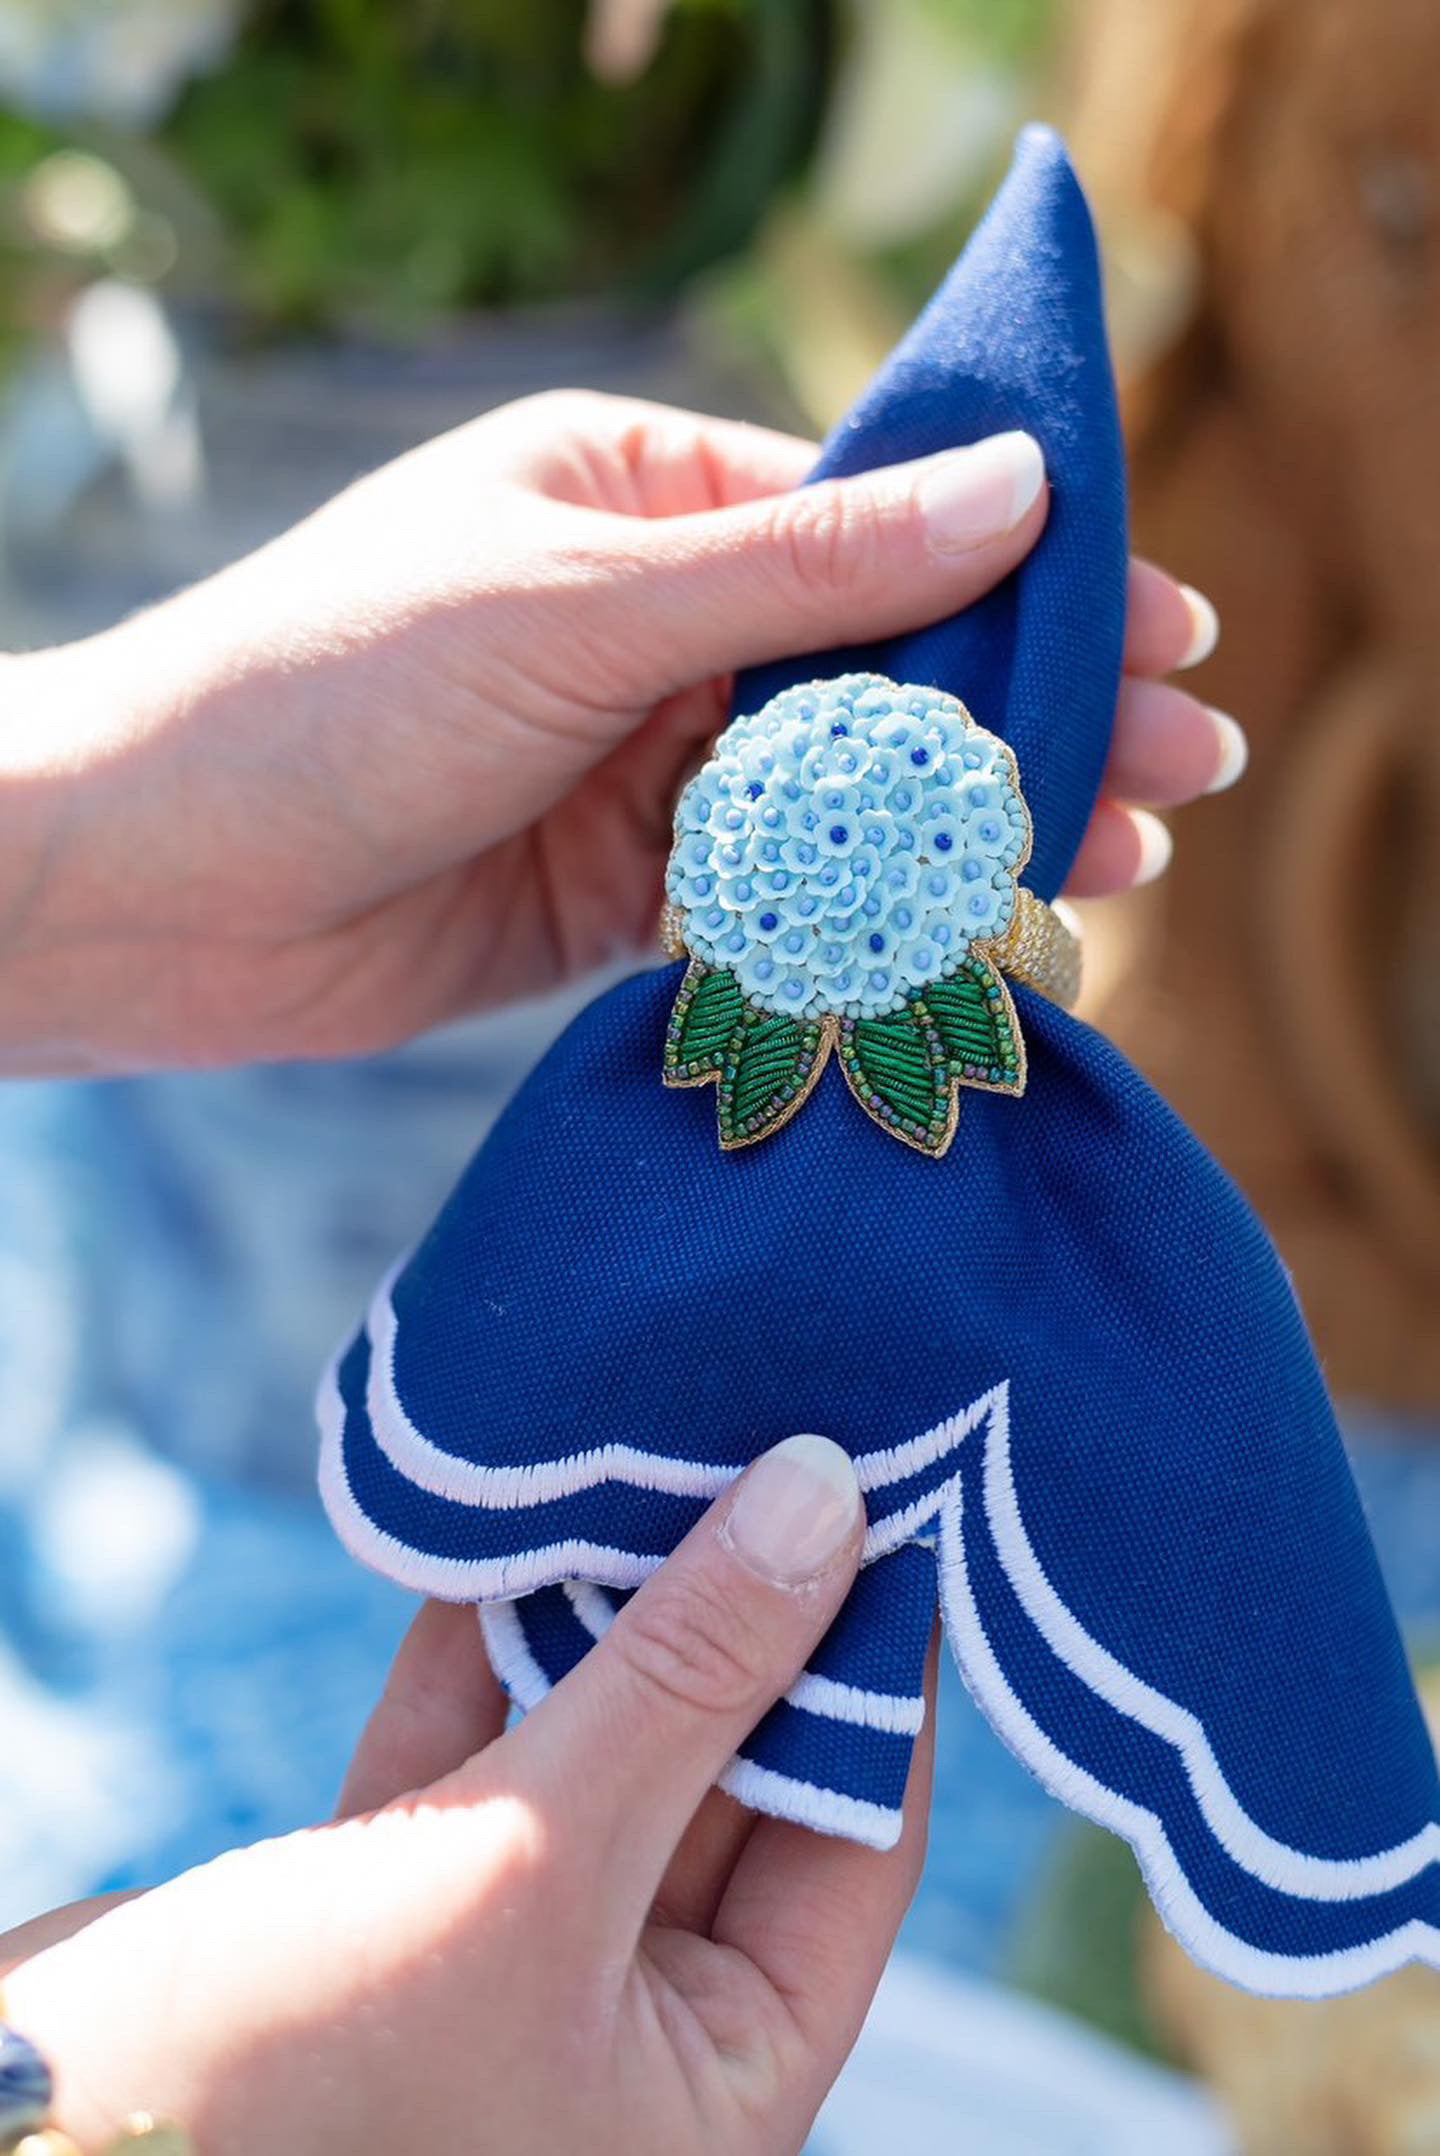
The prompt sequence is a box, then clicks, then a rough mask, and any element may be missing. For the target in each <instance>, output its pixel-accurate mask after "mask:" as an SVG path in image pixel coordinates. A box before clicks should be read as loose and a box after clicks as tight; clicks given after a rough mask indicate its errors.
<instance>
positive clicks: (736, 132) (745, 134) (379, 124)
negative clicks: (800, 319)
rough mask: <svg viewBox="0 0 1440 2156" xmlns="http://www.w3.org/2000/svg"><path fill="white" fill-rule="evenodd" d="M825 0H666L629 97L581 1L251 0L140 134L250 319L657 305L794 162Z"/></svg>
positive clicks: (814, 82)
mask: <svg viewBox="0 0 1440 2156" xmlns="http://www.w3.org/2000/svg"><path fill="white" fill-rule="evenodd" d="M831 16H832V8H831V6H830V5H829V4H827V0H678V4H677V5H675V6H674V7H673V9H672V10H671V11H670V13H669V16H668V18H667V21H666V23H665V26H664V30H663V32H662V35H661V40H660V44H659V48H658V50H657V52H656V54H655V56H654V59H653V60H652V62H651V63H650V65H649V66H648V67H647V68H646V69H645V70H644V72H643V73H642V74H641V75H640V76H639V77H638V78H637V79H636V80H634V81H633V82H627V83H621V84H611V83H605V82H601V81H599V80H597V79H596V76H595V75H594V74H593V73H592V72H591V70H590V68H589V67H588V66H587V65H586V62H585V58H584V46H583V39H584V28H585V17H586V9H585V6H584V4H583V0H388V4H379V0H259V4H258V5H254V6H252V7H251V9H250V11H249V15H248V20H247V23H246V27H245V29H244V30H243V31H242V34H241V37H240V40H239V42H238V44H237V47H236V49H235V51H234V53H233V55H232V57H231V58H230V60H229V61H228V63H227V64H226V65H225V66H224V67H223V68H222V69H221V70H220V71H219V72H217V73H216V74H214V75H211V76H209V77H205V78H202V79H200V80H198V81H196V82H194V83H193V84H192V85H191V86H190V87H189V89H188V90H187V91H186V92H185V94H184V96H183V97H182V99H181V101H180V103H179V105H178V107H177V108H176V110H175V111H174V113H173V114H172V115H171V116H170V118H169V120H168V121H167V122H166V123H165V125H164V126H163V128H162V129H161V130H160V132H159V135H158V137H157V140H158V142H159V144H160V145H161V146H162V147H164V148H165V149H166V150H167V151H168V152H169V154H170V155H171V156H172V157H173V158H175V159H176V160H177V161H178V162H179V163H180V164H181V165H182V166H183V168H184V170H185V172H186V174H187V175H188V176H189V178H190V180H191V181H192V183H193V184H194V185H195V186H196V187H197V188H198V189H199V190H200V191H201V192H202V194H203V195H204V196H205V198H206V199H207V201H208V202H209V203H210V204H211V206H212V207H213V208H214V209H215V211H216V212H217V213H218V216H219V218H220V220H221V224H222V226H223V228H224V230H225V231H226V232H227V234H228V235H229V240H230V244H231V248H232V251H233V262H234V275H235V283H236V287H237V289H238V293H239V295H240V297H241V298H242V300H243V301H244V302H245V303H246V304H247V305H248V306H249V307H250V308H251V309H252V310H253V311H254V313H255V314H256V315H258V316H259V317H260V318H261V319H263V320H268V321H273V322H278V323H283V324H287V325H294V324H301V325H306V326H311V325H319V324H329V323H335V322H342V321H343V322H354V321H356V320H361V321H364V322H366V323H368V324H370V325H372V326H380V327H386V328H407V327H412V326H414V325H415V324H416V323H418V322H423V321H424V320H426V319H428V318H430V317H432V316H433V315H435V314H437V313H446V312H450V311H453V310H456V309H459V308H465V307H472V306H477V305H485V306H494V305H509V304H514V303H517V302H523V301H534V300H540V299H545V298H549V297H552V296H555V295H560V294H563V295H566V296H575V295H583V294H588V293H594V292H598V291H606V292H615V291H621V292H628V293H638V294H645V293H651V292H654V291H656V290H661V289H664V288H666V287H667V286H669V285H672V284H673V283H674V282H675V281H677V280H678V279H679V278H681V277H682V276H683V275H684V274H685V273H686V272H687V271H688V270H690V269H692V268H694V267H696V266H698V265H699V264H701V263H703V262H706V261H708V260H711V259H713V258H714V257H716V256H718V255H721V254H724V253H726V252H728V251H730V250H732V249H734V248H738V247H740V246H742V245H743V244H744V242H745V240H746V239H747V238H748V237H749V234H750V232H751V230H752V229H753V227H754V225H755V223H756V221H757V220H758V218H759V217H760V216H761V214H762V212H763V210H764V208H765V206H766V204H767V203H768V201H769V200H770V198H771V196H772V195H773V194H774V192H775V190H776V189H777V188H778V187H780V186H781V185H782V184H783V183H784V182H785V180H786V179H788V178H789V177H790V176H791V175H792V174H794V173H795V172H796V171H797V170H798V169H799V168H800V167H801V165H802V164H803V162H804V160H805V157H806V155H807V153H808V151H809V149H810V147H811V145H812V143H813V140H814V137H815V132H816V129H817V128H818V125H819V121H820V117H821V114H822V111H823V108H824V101H825V95H826V91H827V88H828V72H829V65H830V54H831V49H832V44H833V38H832V26H831Z"/></svg>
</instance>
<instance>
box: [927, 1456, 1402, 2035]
mask: <svg viewBox="0 0 1440 2156" xmlns="http://www.w3.org/2000/svg"><path fill="white" fill-rule="evenodd" d="M961 1508H962V1500H961V1493H960V1487H959V1484H958V1482H957V1483H956V1484H955V1485H954V1486H953V1487H952V1489H951V1490H950V1491H949V1492H947V1495H946V1498H945V1501H944V1504H943V1505H942V1507H941V1513H940V1607H941V1610H942V1612H943V1615H944V1619H945V1632H946V1636H947V1638H948V1639H949V1641H950V1646H951V1651H952V1652H953V1654H954V1656H955V1660H956V1662H957V1663H958V1664H959V1667H960V1674H961V1675H962V1677H963V1678H964V1680H965V1683H966V1686H967V1687H968V1689H969V1691H970V1693H971V1696H972V1697H973V1698H974V1700H975V1703H976V1705H977V1706H978V1707H979V1708H980V1711H981V1713H982V1714H983V1715H984V1716H985V1719H986V1720H987V1721H988V1722H989V1724H990V1726H991V1728H992V1729H993V1730H994V1731H995V1733H996V1735H997V1736H999V1737H1000V1738H1001V1739H1003V1741H1004V1742H1005V1743H1006V1744H1007V1745H1008V1746H1009V1747H1010V1749H1011V1751H1012V1752H1014V1753H1015V1755H1016V1757H1017V1758H1018V1759H1019V1760H1020V1761H1021V1763H1022V1764H1023V1765H1024V1766H1026V1767H1028V1768H1029V1770H1030V1772H1031V1773H1032V1774H1033V1775H1034V1776H1035V1779H1036V1780H1037V1781H1038V1782H1039V1783H1040V1785H1041V1787H1042V1788H1043V1789H1046V1790H1048V1791H1049V1792H1050V1794H1051V1795H1052V1796H1053V1797H1057V1798H1058V1799H1059V1800H1060V1802H1061V1803H1062V1804H1065V1805H1068V1806H1069V1808H1070V1809H1071V1810H1072V1811H1076V1812H1079V1813H1081V1814H1082V1816H1083V1817H1085V1818H1087V1819H1091V1820H1093V1821H1094V1822H1095V1824H1096V1825H1097V1826H1102V1827H1106V1828H1108V1829H1109V1831H1110V1832H1111V1833H1112V1834H1119V1835H1121V1836H1123V1837H1124V1839H1125V1840H1126V1841H1127V1842H1129V1844H1130V1846H1131V1848H1132V1849H1133V1850H1134V1852H1135V1856H1136V1860H1137V1862H1138V1863H1139V1866H1140V1870H1141V1872H1142V1873H1143V1875H1144V1879H1145V1884H1146V1887H1147V1889H1148V1890H1149V1894H1150V1898H1151V1900H1152V1901H1153V1902H1154V1904H1155V1907H1156V1909H1157V1910H1158V1911H1159V1913H1160V1916H1161V1918H1162V1920H1163V1921H1164V1923H1165V1924H1166V1925H1168V1927H1169V1928H1170V1930H1171V1931H1173V1932H1174V1934H1175V1936H1176V1938H1177V1939H1178V1940H1179V1941H1180V1943H1181V1945H1182V1946H1183V1947H1184V1948H1185V1950H1186V1952H1187V1953H1188V1954H1190V1955H1191V1956H1192V1958H1193V1959H1194V1960H1196V1961H1197V1962H1199V1963H1200V1964H1201V1966H1202V1967H1203V1968H1207V1969H1210V1970H1211V1971H1213V1973H1214V1974H1215V1975H1216V1976H1220V1977H1224V1978H1225V1979H1226V1981H1227V1982H1229V1983H1232V1984H1240V1985H1242V1986H1243V1987H1244V1988H1245V1989H1246V1990H1248V1991H1254V1992H1260V1993H1264V1994H1267V1995H1269V1996H1270V1997H1272V1998H1283V1999H1325V1998H1331V1997H1333V1996H1334V1995H1335V1994H1336V1993H1337V1992H1343V1991H1352V1990H1354V1989H1356V1988H1357V1987H1358V1986H1359V1985H1361V1984H1369V1983H1373V1982H1374V1981H1375V1980H1376V1978H1377V1977H1382V1976H1389V1975H1391V1974H1392V1973H1393V1972H1394V1971H1395V1970H1396V1969H1400V1968H1403V1967H1404V1965H1405V1963H1406V1962H1408V1961H1426V1962H1429V1963H1430V1964H1431V1965H1432V1966H1436V1967H1440V1932H1437V1931H1436V1930H1435V1928H1434V1927H1433V1926H1432V1925H1430V1924H1427V1923H1425V1922H1423V1921H1422V1920H1421V1919H1419V1918H1411V1919H1409V1920H1408V1921H1407V1922H1406V1923H1404V1924H1402V1925H1400V1926H1399V1927H1398V1928H1397V1929H1396V1930H1395V1931H1392V1932H1389V1933H1387V1934H1386V1935H1385V1937H1383V1938H1381V1939H1374V1940H1371V1941H1370V1942H1369V1943H1368V1944H1366V1945H1365V1946H1358V1947H1346V1948H1341V1949H1339V1950H1337V1951H1336V1952H1334V1953H1330V1954H1272V1953H1267V1952H1265V1951H1264V1950H1263V1949H1262V1948H1260V1947H1255V1946H1251V1945H1249V1944H1248V1943H1247V1942H1246V1941H1245V1940H1243V1939H1237V1938H1236V1937H1235V1935H1234V1933H1233V1932H1228V1931H1226V1930H1225V1928H1224V1926H1223V1925H1222V1924H1220V1923H1218V1922H1217V1920H1216V1919H1215V1918H1214V1917H1213V1916H1212V1915H1211V1914H1210V1911H1209V1910H1208V1909H1207V1908H1206V1907H1205V1906H1204V1904H1203V1903H1202V1902H1201V1900H1200V1899H1199V1897H1198V1895H1197V1894H1196V1893H1195V1890H1194V1888H1193V1887H1192V1886H1191V1885H1190V1882H1189V1880H1188V1879H1187V1878H1186V1876H1185V1873H1184V1871H1183V1869H1182V1868H1181V1865H1180V1863H1179V1860H1178V1859H1177V1857H1176V1856H1175V1853H1174V1851H1173V1850H1172V1848H1171V1847H1170V1842H1169V1839H1168V1837H1167V1835H1166V1833H1165V1829H1164V1827H1163V1825H1162V1824H1161V1822H1160V1820H1159V1819H1157V1818H1156V1816H1155V1814H1154V1813H1153V1812H1150V1811H1147V1810H1146V1809H1145V1808H1144V1806H1143V1805H1139V1804H1135V1803H1132V1802H1131V1800H1130V1799H1129V1798H1128V1797H1122V1796H1121V1795H1119V1794H1118V1792H1117V1791H1115V1790H1113V1789H1109V1788H1107V1787H1106V1785H1105V1784H1104V1783H1103V1782H1100V1781H1097V1780H1096V1779H1095V1777H1094V1776H1093V1775H1090V1774H1087V1773H1086V1772H1085V1770H1084V1769H1083V1768H1082V1767H1077V1766H1076V1764H1075V1762H1074V1761H1073V1760H1071V1759H1067V1758H1066V1756H1065V1754H1064V1753H1063V1752H1061V1751H1060V1750H1059V1748H1058V1747H1057V1746H1056V1745H1055V1744H1053V1743H1052V1742H1051V1740H1050V1738H1049V1737H1047V1736H1046V1734H1045V1732H1044V1731H1043V1730H1042V1729H1040V1728H1039V1727H1038V1726H1037V1724H1036V1723H1035V1722H1034V1721H1032V1720H1031V1718H1030V1715H1029V1714H1028V1713H1027V1712H1026V1710H1025V1708H1024V1707H1023V1706H1022V1705H1021V1703H1020V1701H1019V1700H1018V1699H1017V1698H1016V1697H1015V1694H1014V1693H1013V1692H1012V1691H1011V1689H1010V1686H1009V1685H1008V1683H1007V1682H1006V1680H1005V1676H1004V1674H1003V1672H1002V1671H1001V1668H1000V1665H999V1663H998V1662H997V1661H996V1659H995V1654H994V1651H993V1649H992V1648H991V1645H990V1642H989V1639H988V1638H987V1637H986V1634H985V1628H984V1626H983V1625H982V1624H981V1622H980V1614H979V1611H978V1609H977V1607H976V1604H975V1599H974V1596H973V1594H972V1593H971V1590H970V1582H969V1577H968V1574H967V1572H966V1568H965V1554H964V1548H963V1544H962V1541H961V1525H960V1522H961Z"/></svg>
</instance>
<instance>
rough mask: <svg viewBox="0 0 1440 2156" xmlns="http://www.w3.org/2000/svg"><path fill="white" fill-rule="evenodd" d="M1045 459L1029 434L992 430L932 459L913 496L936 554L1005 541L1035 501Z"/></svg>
mask: <svg viewBox="0 0 1440 2156" xmlns="http://www.w3.org/2000/svg"><path fill="white" fill-rule="evenodd" d="M1044 484H1045V458H1044V455H1043V453H1042V451H1041V448H1040V444H1039V443H1038V442H1037V441H1036V439H1035V437H1034V435H1033V434H992V435H991V436H990V438H989V440H988V441H984V442H976V443H975V444H974V445H973V447H972V448H969V449H952V450H948V451H947V452H946V454H945V455H944V456H940V457H933V458H932V459H931V460H930V464H929V466H928V468H927V469H926V470H925V471H924V472H922V473H921V475H920V478H919V480H918V481H917V483H916V490H915V498H916V500H917V502H918V503H919V506H920V514H921V516H922V517H923V518H924V519H925V529H926V531H927V533H928V534H929V539H930V544H931V546H932V547H934V549H935V551H936V553H937V554H968V553H969V552H970V550H971V549H972V548H973V547H977V546H983V545H984V544H985V542H986V541H987V540H990V539H1003V538H1004V536H1005V534H1006V532H1009V531H1013V530H1014V529H1015V526H1016V525H1017V524H1018V523H1019V522H1020V519H1021V518H1022V517H1023V516H1024V515H1025V513H1026V511H1027V510H1028V509H1031V508H1033V507H1034V504H1035V503H1036V502H1037V501H1038V500H1039V497H1040V489H1041V488H1042V487H1043V486H1044Z"/></svg>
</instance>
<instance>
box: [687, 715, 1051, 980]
mask: <svg viewBox="0 0 1440 2156" xmlns="http://www.w3.org/2000/svg"><path fill="white" fill-rule="evenodd" d="M675 829H676V845H675V851H674V855H673V857H672V859H671V862H670V869H669V874H668V877H667V879H666V891H667V895H668V897H669V900H670V903H671V905H672V906H673V907H674V908H675V912H676V916H677V918H678V921H679V925H680V933H681V935H682V936H683V938H684V942H685V945H686V948H687V949H688V950H689V951H690V953H691V954H692V956H693V957H695V958H697V959H699V960H701V961H702V963H704V964H706V965H709V966H713V967H717V968H725V969H729V970H732V971H734V972H735V974H736V975H737V976H738V978H739V979H740V981H741V983H742V985H743V986H744V989H745V993H746V995H747V996H748V997H749V998H750V999H751V1001H752V1002H753V1003H754V1004H756V1005H757V1006H758V1007H759V1008H760V1009H761V1010H768V1011H774V1012H783V1013H784V1014H785V1015H787V1016H789V1017H805V1018H818V1017H822V1016H825V1015H832V1016H836V1017H840V1016H843V1017H847V1018H852V1019H854V1018H881V1017H884V1016H886V1015H887V1014H888V1013H890V1012H894V1011H899V1010H902V1009H903V1008H904V1007H905V1005H906V1003H907V1001H908V999H909V998H910V997H911V996H912V995H913V994H914V992H915V990H916V989H918V988H921V987H924V986H925V985H926V984H927V983H929V982H930V981H935V980H946V979H948V978H950V976H951V975H953V974H955V973H957V972H958V971H959V970H960V969H961V967H962V966H963V965H964V964H965V961H966V959H967V958H968V956H969V954H970V951H971V949H972V947H973V946H974V945H975V944H978V943H985V942H991V941H993V940H994V939H995V938H997V937H999V936H1002V935H1003V934H1004V933H1005V930H1006V929H1007V928H1008V927H1009V925H1010V921H1011V918H1012V916H1013V914H1014V910H1015V891H1016V878H1017V873H1018V871H1019V869H1020V867H1021V865H1022V863H1023V862H1024V861H1025V859H1026V857H1027V855H1028V854H1029V851H1030V818H1029V815H1028V814H1027V812H1026V808H1025V803H1024V800H1023V798H1022V796H1021V793H1020V786H1019V780H1018V778H1017V775H1016V771H1015V762H1014V758H1013V756H1012V755H1011V753H1010V751H1009V749H1007V748H1006V746H1005V744H1004V743H1003V742H1002V741H998V740H997V739H996V738H995V736H994V735H993V734H988V733H986V732H985V730H984V729H983V728H982V727H980V726H977V725H976V724H975V722H974V720H973V719H972V718H971V717H970V715H969V713H968V712H967V711H966V709H965V707H964V705H963V704H961V703H960V702H958V701H957V699H956V698H954V697H953V696H947V695H945V694H944V693H943V691H941V690H939V689H926V688H902V687H898V686H897V685H896V684H895V683H894V682H889V681H886V680H884V679H883V678H882V677H881V676H880V675H878V674H844V675H842V676H841V677H840V678H839V679H838V680H835V681H825V682H815V683H811V684H808V685H807V686H805V687H803V688H796V689H787V690H785V691H784V692H783V693H782V694H781V695H779V696H776V697H773V698H772V699H771V701H770V702H769V703H768V704H766V705H765V706H764V708H763V709H762V710H760V711H757V712H755V713H753V714H752V715H750V716H749V717H746V718H740V719H737V720H736V721H735V722H734V724H733V725H732V726H730V727H728V728H727V730H726V731H725V733H724V734H722V735H721V737H720V740H719V741H718V742H717V743H716V746H715V751H714V754H713V755H712V756H711V758H710V760H709V762H708V763H707V764H706V765H705V766H704V768H703V770H701V771H700V772H698V773H697V775H696V776H695V777H694V778H693V779H692V780H691V781H690V784H689V785H688V786H687V787H686V789H685V791H684V793H683V794H682V795H681V797H680V805H679V808H678V810H677V812H676V818H675ZM867 902H868V903H867ZM842 978H843V981H844V984H845V989H846V993H845V994H844V995H843V996H842V995H841V994H840V991H839V989H838V988H837V985H836V984H837V982H838V981H840V980H841V979H842Z"/></svg>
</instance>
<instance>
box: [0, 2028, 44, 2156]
mask: <svg viewBox="0 0 1440 2156" xmlns="http://www.w3.org/2000/svg"><path fill="white" fill-rule="evenodd" d="M54 2093H55V2085H54V2082H53V2080H52V2079H51V2075H50V2069H49V2067H48V2066H47V2065H46V2064H45V2061H44V2059H43V2058H42V2057H41V2055H40V2053H39V2052H38V2051H37V2050H36V2049H35V2046H34V2045H33V2044H32V2043H31V2041H30V2039H29V2037H28V2036H22V2035H21V2034H20V2031H19V2030H18V2029H12V2028H10V2027H8V2026H7V2025H6V2024H5V2023H4V2022H0V2142H3V2143H4V2144H5V2145H6V2146H7V2147H8V2146H9V2144H10V2143H11V2142H12V2141H18V2140H19V2139H20V2138H21V2136H22V2135H24V2134H27V2133H34V2132H35V2131H36V2130H37V2129H38V2128H39V2127H41V2126H43V2125H44V2124H45V2121H46V2119H47V2118H48V2117H49V2115H50V2102H51V2098H52V2097H53V2095H54Z"/></svg>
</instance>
